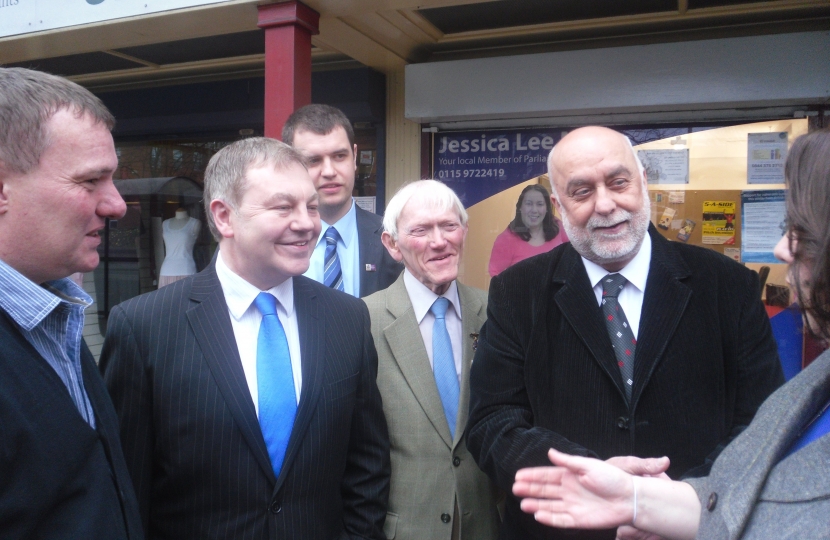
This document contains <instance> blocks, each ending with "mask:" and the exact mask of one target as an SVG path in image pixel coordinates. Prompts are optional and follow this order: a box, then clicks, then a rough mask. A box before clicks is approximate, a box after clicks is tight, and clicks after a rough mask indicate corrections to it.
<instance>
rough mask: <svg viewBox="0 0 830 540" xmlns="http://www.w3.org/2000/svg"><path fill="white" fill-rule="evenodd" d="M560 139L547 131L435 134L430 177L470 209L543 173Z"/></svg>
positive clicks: (556, 133)
mask: <svg viewBox="0 0 830 540" xmlns="http://www.w3.org/2000/svg"><path fill="white" fill-rule="evenodd" d="M559 138H560V133H559V132H555V133H554V132H553V131H551V130H512V131H457V132H445V133H437V134H436V135H435V143H434V149H433V150H434V151H433V156H435V157H434V160H435V161H434V163H433V171H434V176H435V178H437V179H438V180H441V181H442V182H444V183H445V184H447V185H448V186H449V187H451V188H452V189H453V190H454V191H455V192H456V193H457V194H458V196H459V198H460V199H461V202H463V203H464V206H472V205H474V204H476V203H479V202H481V201H483V200H484V199H487V198H488V197H492V196H493V195H495V194H497V193H499V192H501V191H504V190H505V189H508V188H511V187H513V186H515V185H517V184H521V183H522V182H524V181H526V180H529V179H531V178H535V177H537V176H539V175H541V174H544V173H546V172H547V167H548V163H547V160H548V154H549V153H550V150H551V148H553V145H554V144H556V142H557V141H558V140H559Z"/></svg>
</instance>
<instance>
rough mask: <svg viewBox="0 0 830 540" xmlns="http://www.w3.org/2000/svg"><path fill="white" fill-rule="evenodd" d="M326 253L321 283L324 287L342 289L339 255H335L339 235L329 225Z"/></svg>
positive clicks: (326, 235) (326, 236)
mask: <svg viewBox="0 0 830 540" xmlns="http://www.w3.org/2000/svg"><path fill="white" fill-rule="evenodd" d="M325 238H326V254H325V257H324V258H323V284H324V285H325V286H326V287H331V288H332V289H337V290H338V291H342V290H344V287H343V272H342V271H341V270H340V257H338V256H337V241H338V240H339V239H340V235H339V234H338V233H337V229H335V228H334V227H329V228H328V229H326V234H325Z"/></svg>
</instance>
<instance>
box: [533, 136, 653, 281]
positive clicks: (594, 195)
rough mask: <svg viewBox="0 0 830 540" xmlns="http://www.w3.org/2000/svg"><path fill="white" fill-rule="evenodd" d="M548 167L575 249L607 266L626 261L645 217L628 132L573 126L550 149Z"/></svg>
mask: <svg viewBox="0 0 830 540" xmlns="http://www.w3.org/2000/svg"><path fill="white" fill-rule="evenodd" d="M548 173H549V176H550V183H551V187H552V188H553V193H554V195H553V198H554V201H553V202H554V204H555V205H556V207H557V208H558V209H559V211H560V213H561V214H562V218H563V219H562V222H563V225H564V226H565V232H566V233H567V234H568V237H569V238H570V240H571V243H572V244H573V246H574V248H575V249H576V250H577V251H578V252H579V254H580V255H582V256H583V257H585V258H586V259H588V260H590V261H593V262H595V263H596V264H598V265H600V266H602V267H603V268H605V269H606V270H608V271H609V272H614V271H617V270H619V269H621V268H623V267H624V266H625V265H626V264H628V263H629V262H630V261H631V259H633V258H634V256H635V255H636V254H637V252H638V251H639V250H640V246H641V245H642V241H643V237H644V236H645V234H646V231H647V230H648V222H649V217H650V204H649V200H648V188H647V186H646V179H645V175H644V174H643V167H642V164H641V163H640V160H639V159H638V158H637V154H636V153H635V152H634V149H633V148H632V146H631V143H630V142H629V140H628V138H627V137H625V136H623V135H622V134H620V133H618V132H616V131H614V130H611V129H608V128H604V127H598V126H589V127H584V128H579V129H576V130H574V131H572V132H570V133H569V134H568V135H566V136H565V137H563V138H562V140H561V141H559V143H558V144H557V145H556V146H554V148H553V150H551V152H550V155H549V156H548Z"/></svg>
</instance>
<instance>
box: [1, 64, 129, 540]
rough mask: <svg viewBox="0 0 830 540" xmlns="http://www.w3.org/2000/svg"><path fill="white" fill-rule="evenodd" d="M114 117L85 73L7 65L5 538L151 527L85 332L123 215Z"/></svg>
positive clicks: (112, 533) (111, 533)
mask: <svg viewBox="0 0 830 540" xmlns="http://www.w3.org/2000/svg"><path fill="white" fill-rule="evenodd" d="M114 123H115V120H114V118H113V117H112V115H111V114H110V112H109V111H108V110H107V109H106V107H105V106H104V105H103V103H101V101H100V100H99V99H98V98H96V97H95V96H93V95H92V94H91V93H90V92H89V91H87V90H85V89H83V88H81V87H80V86H78V85H77V84H75V83H72V82H70V81H67V80H65V79H62V78H60V77H55V76H52V75H47V74H45V73H39V72H36V71H31V70H27V69H20V68H11V69H3V68H0V538H45V539H51V538H54V539H64V538H85V539H94V538H101V539H104V538H106V539H108V540H109V539H136V538H139V539H140V538H142V537H143V534H142V531H141V522H140V518H139V515H138V505H137V502H136V499H135V495H134V493H133V488H132V484H131V482H130V478H129V475H128V473H127V469H126V464H125V462H124V456H123V454H122V452H121V446H120V443H119V439H118V425H117V420H116V417H115V411H114V409H113V406H112V403H111V402H110V399H109V397H108V395H107V391H106V388H105V387H104V384H103V381H102V380H101V377H100V375H99V374H98V370H97V368H96V366H95V361H94V360H93V358H92V355H91V354H90V352H89V350H88V349H87V347H86V344H85V343H84V341H83V338H82V332H83V326H84V309H85V308H86V307H87V306H88V305H89V304H90V303H91V302H92V298H90V297H89V295H87V294H86V293H85V292H84V291H83V290H82V289H81V288H80V287H78V286H77V285H76V284H75V283H74V282H73V281H72V280H70V279H69V278H67V276H69V275H71V274H73V273H75V272H90V271H92V270H93V269H94V268H95V267H96V266H97V265H98V252H97V247H98V245H99V244H100V242H101V239H100V237H99V232H100V231H101V230H102V229H103V228H104V225H105V223H106V219H107V218H110V219H118V218H120V217H121V216H123V215H124V213H125V211H126V205H125V204H124V201H123V200H122V199H121V197H120V195H119V194H118V192H117V191H116V189H115V186H114V185H113V179H112V175H113V172H114V171H115V169H116V167H117V166H118V158H117V156H116V154H115V147H114V145H113V140H112V135H110V130H111V129H112V127H113V125H114Z"/></svg>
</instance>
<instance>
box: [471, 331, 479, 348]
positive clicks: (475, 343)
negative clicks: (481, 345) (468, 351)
mask: <svg viewBox="0 0 830 540" xmlns="http://www.w3.org/2000/svg"><path fill="white" fill-rule="evenodd" d="M470 337H471V338H473V350H474V351H477V350H478V332H473V333H472V334H470Z"/></svg>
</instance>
